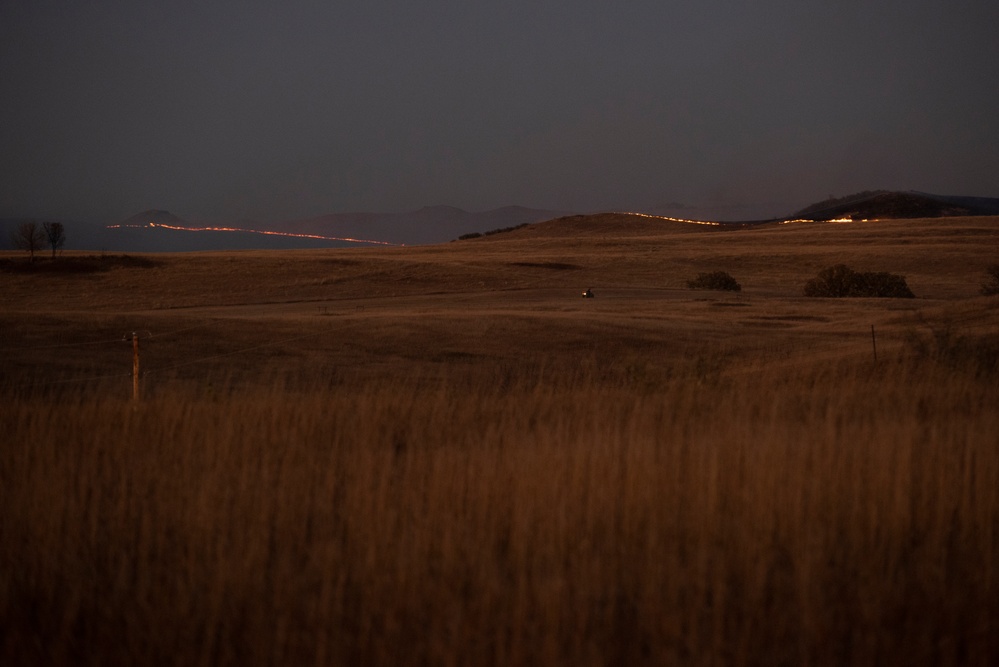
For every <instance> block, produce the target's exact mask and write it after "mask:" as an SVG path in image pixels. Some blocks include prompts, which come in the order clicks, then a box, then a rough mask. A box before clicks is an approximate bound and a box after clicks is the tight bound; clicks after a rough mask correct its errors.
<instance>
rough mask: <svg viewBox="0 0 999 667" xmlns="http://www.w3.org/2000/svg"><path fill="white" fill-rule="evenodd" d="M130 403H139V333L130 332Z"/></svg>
mask: <svg viewBox="0 0 999 667" xmlns="http://www.w3.org/2000/svg"><path fill="white" fill-rule="evenodd" d="M132 402H133V403H138V402H139V332H137V331H133V332H132Z"/></svg>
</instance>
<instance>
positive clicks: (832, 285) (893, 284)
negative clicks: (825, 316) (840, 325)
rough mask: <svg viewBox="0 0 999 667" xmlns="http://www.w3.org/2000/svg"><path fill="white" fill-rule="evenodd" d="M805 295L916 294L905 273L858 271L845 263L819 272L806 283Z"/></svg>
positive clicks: (911, 296) (903, 297)
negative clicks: (910, 286) (907, 281)
mask: <svg viewBox="0 0 999 667" xmlns="http://www.w3.org/2000/svg"><path fill="white" fill-rule="evenodd" d="M805 296H822V297H847V296H851V297H886V298H893V299H912V298H914V297H915V295H914V294H913V293H912V290H910V289H909V286H908V285H907V284H906V282H905V277H904V276H899V275H896V274H894V273H883V272H882V273H858V272H857V271H854V270H853V269H851V268H850V267H848V266H846V265H845V264H837V265H836V266H830V267H829V268H826V269H822V270H821V271H819V275H818V276H816V277H815V278H812V279H811V280H809V281H808V282H807V283H805Z"/></svg>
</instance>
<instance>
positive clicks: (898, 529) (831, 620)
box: [0, 216, 999, 665]
mask: <svg viewBox="0 0 999 667" xmlns="http://www.w3.org/2000/svg"><path fill="white" fill-rule="evenodd" d="M997 249H999V219H997V218H957V219H942V220H941V219H938V220H902V221H884V222H873V223H851V224H842V225H834V224H802V225H796V226H795V225H791V226H783V227H780V226H770V227H758V228H753V229H745V230H738V231H715V230H711V229H705V228H700V227H691V226H684V225H674V224H665V223H661V222H656V221H651V220H645V219H630V218H625V217H621V216H605V217H598V218H588V219H568V220H561V221H553V222H550V223H544V224H541V225H535V226H531V227H528V228H525V229H521V230H517V231H514V232H510V233H506V234H498V235H495V236H489V237H485V238H481V239H475V240H471V241H462V242H456V243H451V244H444V245H440V246H422V247H411V248H378V249H366V248H358V249H349V250H325V251H272V252H238V253H236V252H234V253H204V254H184V255H146V256H142V257H138V258H121V257H103V258H102V257H84V256H79V255H77V256H74V255H72V254H70V253H67V254H66V256H64V257H62V258H61V259H60V260H57V261H56V262H54V263H53V262H37V266H35V267H26V266H25V261H24V260H23V259H22V258H21V257H19V256H16V255H14V254H10V253H8V254H5V255H2V256H0V351H2V357H0V434H3V435H2V440H3V444H2V450H0V507H2V509H0V512H2V514H0V664H3V665H20V664H55V665H63V664H94V665H98V664H99V665H115V664H123V665H124V664H163V665H190V664H232V665H237V664H238V665H245V664H268V665H271V664H273V665H299V664H309V665H328V664H337V665H339V664H351V665H367V664H384V665H402V664H426V665H490V664H493V665H533V664H566V665H568V664H572V665H607V664H621V665H632V664H656V665H658V664H696V665H702V664H719V665H730V664H737V665H738V664H766V665H770V664H780V665H826V664H829V665H841V664H898V665H929V664H934V665H940V664H944V665H946V664H954V665H964V664H972V665H989V664H996V663H997V662H999V582H997V579H999V567H997V563H999V483H997V481H999V435H997V434H999V298H996V297H983V296H980V295H979V286H980V284H981V283H982V281H983V280H984V279H985V268H986V266H988V265H990V264H995V263H997V262H999V257H997V256H996V251H997ZM838 263H845V264H847V265H849V266H850V267H851V268H853V269H855V270H858V271H877V272H880V271H887V272H891V273H897V274H902V275H904V276H905V277H906V280H907V282H908V285H909V287H910V288H911V289H912V291H913V292H914V293H915V294H916V297H917V298H916V299H898V300H896V299H849V300H831V299H813V298H805V297H803V296H801V294H802V288H803V285H804V283H805V282H806V281H807V280H808V279H810V278H812V277H814V276H815V274H816V273H818V271H819V270H821V269H823V268H825V267H827V266H830V265H833V264H838ZM715 270H723V271H727V272H729V273H730V274H732V275H733V276H734V277H735V278H736V279H737V280H738V281H739V282H740V283H741V284H742V291H741V292H739V293H723V292H710V291H693V290H689V289H687V288H686V281H687V280H688V279H691V278H693V277H695V276H696V275H697V274H698V273H700V272H708V271H715ZM587 287H591V288H592V289H593V291H594V293H595V294H596V298H594V299H581V298H580V293H581V292H582V290H584V289H586V288H587ZM872 327H873V331H874V335H875V337H876V345H877V360H875V350H874V345H873V343H874V341H873V340H872ZM133 331H134V332H137V333H138V334H139V338H140V349H141V369H142V377H141V392H142V398H141V400H140V401H138V402H133V401H131V392H132V380H131V377H130V374H131V368H132V344H131V334H132V332H133Z"/></svg>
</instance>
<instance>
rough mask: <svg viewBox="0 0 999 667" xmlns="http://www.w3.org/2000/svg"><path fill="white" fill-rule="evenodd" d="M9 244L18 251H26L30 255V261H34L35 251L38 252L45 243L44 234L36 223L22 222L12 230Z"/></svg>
mask: <svg viewBox="0 0 999 667" xmlns="http://www.w3.org/2000/svg"><path fill="white" fill-rule="evenodd" d="M10 242H11V243H13V244H14V247H15V248H17V249H18V250H27V251H28V253H30V254H31V261H32V262H33V261H35V251H36V250H40V249H41V247H42V245H44V243H45V234H44V233H43V232H42V228H41V227H39V226H38V223H37V222H22V223H21V224H20V225H18V226H17V227H15V228H14V231H13V232H12V233H11V235H10Z"/></svg>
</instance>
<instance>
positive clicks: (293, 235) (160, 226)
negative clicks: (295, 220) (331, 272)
mask: <svg viewBox="0 0 999 667" xmlns="http://www.w3.org/2000/svg"><path fill="white" fill-rule="evenodd" d="M107 228H108V229H126V228H127V229H151V228H157V229H170V230H175V231H181V232H244V233H247V234H263V235H265V236H287V237H291V238H297V239H315V240H317V241H343V242H345V243H370V244H373V245H390V246H396V245H404V244H401V243H390V242H389V241H374V240H371V239H355V238H350V237H348V236H323V235H321V234H299V233H295V232H275V231H270V230H266V229H243V228H241V227H181V226H179V225H164V224H161V223H159V222H147V223H146V224H144V225H108V226H107Z"/></svg>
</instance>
